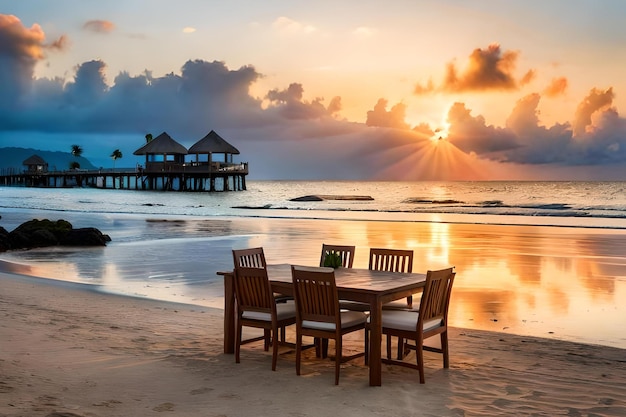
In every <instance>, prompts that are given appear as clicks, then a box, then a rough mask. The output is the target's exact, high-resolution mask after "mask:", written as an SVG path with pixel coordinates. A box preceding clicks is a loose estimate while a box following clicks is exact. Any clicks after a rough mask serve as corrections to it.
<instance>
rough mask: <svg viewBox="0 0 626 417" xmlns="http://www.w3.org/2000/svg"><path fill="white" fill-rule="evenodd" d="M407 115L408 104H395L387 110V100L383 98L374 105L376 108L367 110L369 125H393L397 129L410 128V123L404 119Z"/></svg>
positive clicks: (367, 122) (367, 123)
mask: <svg viewBox="0 0 626 417" xmlns="http://www.w3.org/2000/svg"><path fill="white" fill-rule="evenodd" d="M405 116H406V105H405V104H403V103H398V104H395V105H394V106H393V107H391V110H389V111H387V100H385V99H383V98H381V99H379V100H378V103H376V105H375V106H374V110H370V111H368V112H367V120H366V121H365V124H366V125H367V126H377V127H392V128H395V129H408V128H409V125H408V124H407V123H406V122H405V121H404V118H405Z"/></svg>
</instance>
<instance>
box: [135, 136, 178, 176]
mask: <svg viewBox="0 0 626 417" xmlns="http://www.w3.org/2000/svg"><path fill="white" fill-rule="evenodd" d="M133 155H145V156H146V164H145V167H144V170H145V171H146V172H174V171H182V170H183V166H184V164H185V155H187V148H185V147H184V146H183V145H181V144H180V143H178V142H176V141H175V140H174V139H172V137H171V136H170V135H168V134H167V132H163V133H161V134H160V135H159V136H157V137H156V138H154V139H152V140H151V141H149V142H148V143H146V144H145V145H144V146H142V147H141V148H139V149H137V150H136V151H135V152H133Z"/></svg>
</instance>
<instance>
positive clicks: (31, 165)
mask: <svg viewBox="0 0 626 417" xmlns="http://www.w3.org/2000/svg"><path fill="white" fill-rule="evenodd" d="M22 165H25V166H26V170H27V171H28V172H46V171H48V163H47V162H46V161H44V159H43V158H42V157H41V156H39V155H32V156H30V157H28V158H26V159H25V160H24V162H22Z"/></svg>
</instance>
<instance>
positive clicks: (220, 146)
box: [188, 130, 239, 162]
mask: <svg viewBox="0 0 626 417" xmlns="http://www.w3.org/2000/svg"><path fill="white" fill-rule="evenodd" d="M214 153H217V154H224V162H232V156H233V155H239V150H238V149H237V148H235V147H234V146H233V145H231V144H230V143H228V142H226V140H224V138H222V137H221V136H220V135H218V134H217V133H216V132H215V131H214V130H211V131H210V132H209V133H208V134H207V135H206V136H205V137H203V138H202V139H200V140H199V141H197V142H196V143H194V144H193V145H192V146H191V147H190V148H189V151H188V154H190V155H191V154H195V155H196V160H198V159H199V155H209V162H211V161H212V155H213V154H214ZM229 156H230V161H229V160H228V159H229Z"/></svg>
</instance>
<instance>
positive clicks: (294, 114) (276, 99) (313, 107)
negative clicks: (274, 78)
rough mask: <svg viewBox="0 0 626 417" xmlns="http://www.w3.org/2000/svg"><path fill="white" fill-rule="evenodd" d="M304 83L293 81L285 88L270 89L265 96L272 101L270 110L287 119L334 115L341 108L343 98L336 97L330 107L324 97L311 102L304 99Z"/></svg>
mask: <svg viewBox="0 0 626 417" xmlns="http://www.w3.org/2000/svg"><path fill="white" fill-rule="evenodd" d="M303 96H304V88H303V87H302V84H299V83H292V84H290V85H289V87H288V88H287V89H285V90H278V89H274V90H270V91H269V92H268V93H267V95H266V96H265V98H266V99H267V100H269V102H270V110H275V111H277V112H278V113H279V114H280V115H281V116H282V117H284V118H286V119H319V118H322V117H327V116H331V115H333V113H336V112H338V111H339V110H341V98H340V97H335V98H333V100H332V101H331V104H330V105H329V106H328V108H326V107H324V105H323V104H322V102H323V99H322V98H316V99H314V100H312V101H310V102H307V101H305V100H303Z"/></svg>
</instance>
